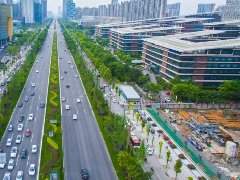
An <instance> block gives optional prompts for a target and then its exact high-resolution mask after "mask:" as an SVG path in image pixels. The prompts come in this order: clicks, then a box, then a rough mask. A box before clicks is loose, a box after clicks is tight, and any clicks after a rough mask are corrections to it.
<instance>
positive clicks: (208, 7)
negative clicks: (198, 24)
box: [197, 4, 216, 13]
mask: <svg viewBox="0 0 240 180" xmlns="http://www.w3.org/2000/svg"><path fill="white" fill-rule="evenodd" d="M215 5H216V4H198V9H197V13H206V12H213V11H214V10H215Z"/></svg>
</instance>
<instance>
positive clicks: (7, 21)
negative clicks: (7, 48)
mask: <svg viewBox="0 0 240 180" xmlns="http://www.w3.org/2000/svg"><path fill="white" fill-rule="evenodd" d="M12 18H13V13H12V6H11V5H7V4H0V44H5V43H6V42H7V41H8V40H11V38H12V35H13V19H12Z"/></svg>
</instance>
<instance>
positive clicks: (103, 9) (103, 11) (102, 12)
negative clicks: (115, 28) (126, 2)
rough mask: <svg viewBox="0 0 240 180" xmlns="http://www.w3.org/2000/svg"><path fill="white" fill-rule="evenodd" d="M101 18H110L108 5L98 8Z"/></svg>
mask: <svg viewBox="0 0 240 180" xmlns="http://www.w3.org/2000/svg"><path fill="white" fill-rule="evenodd" d="M98 12H99V16H108V15H107V6H106V5H100V6H99V8H98Z"/></svg>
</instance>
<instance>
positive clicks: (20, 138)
mask: <svg viewBox="0 0 240 180" xmlns="http://www.w3.org/2000/svg"><path fill="white" fill-rule="evenodd" d="M21 141H22V136H21V135H17V138H16V144H20V143H21Z"/></svg>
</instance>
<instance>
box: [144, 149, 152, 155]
mask: <svg viewBox="0 0 240 180" xmlns="http://www.w3.org/2000/svg"><path fill="white" fill-rule="evenodd" d="M146 151H147V154H148V155H152V154H153V149H152V148H151V147H147V148H146Z"/></svg>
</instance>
